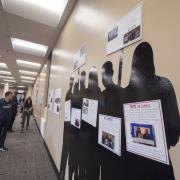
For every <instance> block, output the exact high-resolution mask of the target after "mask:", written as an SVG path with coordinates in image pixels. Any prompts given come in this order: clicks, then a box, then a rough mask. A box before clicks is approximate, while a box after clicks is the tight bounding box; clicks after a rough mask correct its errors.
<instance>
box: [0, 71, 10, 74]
mask: <svg viewBox="0 0 180 180" xmlns="http://www.w3.org/2000/svg"><path fill="white" fill-rule="evenodd" d="M0 74H3V75H11V72H10V71H0Z"/></svg>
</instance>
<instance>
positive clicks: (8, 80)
mask: <svg viewBox="0 0 180 180" xmlns="http://www.w3.org/2000/svg"><path fill="white" fill-rule="evenodd" d="M3 81H5V82H14V83H15V82H16V81H15V80H11V79H3Z"/></svg>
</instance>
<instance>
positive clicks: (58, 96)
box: [54, 88, 61, 115]
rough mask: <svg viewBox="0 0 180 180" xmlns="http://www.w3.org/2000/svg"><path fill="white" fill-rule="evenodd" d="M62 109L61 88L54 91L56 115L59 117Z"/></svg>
mask: <svg viewBox="0 0 180 180" xmlns="http://www.w3.org/2000/svg"><path fill="white" fill-rule="evenodd" d="M60 107H61V88H59V89H55V90H54V114H56V115H59V113H60Z"/></svg>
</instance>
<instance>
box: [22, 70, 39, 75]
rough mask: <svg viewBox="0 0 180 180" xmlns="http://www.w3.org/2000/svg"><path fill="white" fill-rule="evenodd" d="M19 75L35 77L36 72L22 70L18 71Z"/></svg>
mask: <svg viewBox="0 0 180 180" xmlns="http://www.w3.org/2000/svg"><path fill="white" fill-rule="evenodd" d="M19 73H20V74H23V75H30V76H37V74H38V73H37V72H33V71H24V70H19Z"/></svg>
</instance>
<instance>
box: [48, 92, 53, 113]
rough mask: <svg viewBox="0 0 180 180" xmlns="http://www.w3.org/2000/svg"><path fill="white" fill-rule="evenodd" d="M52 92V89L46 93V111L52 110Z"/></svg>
mask: <svg viewBox="0 0 180 180" xmlns="http://www.w3.org/2000/svg"><path fill="white" fill-rule="evenodd" d="M53 94H54V91H53V90H51V91H49V94H48V111H49V112H51V111H52V105H53Z"/></svg>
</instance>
